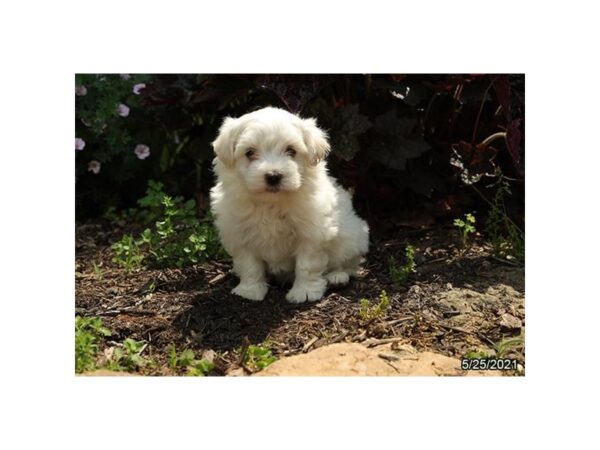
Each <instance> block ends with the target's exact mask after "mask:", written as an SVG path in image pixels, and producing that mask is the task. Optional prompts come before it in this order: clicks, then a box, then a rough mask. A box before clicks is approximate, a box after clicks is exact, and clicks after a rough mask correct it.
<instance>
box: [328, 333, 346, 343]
mask: <svg viewBox="0 0 600 450" xmlns="http://www.w3.org/2000/svg"><path fill="white" fill-rule="evenodd" d="M348 333H349V331H348V330H346V331H344V332H343V333H341V334H338V335H337V336H336V337H334V338H333V339H332V340H331V341H329V344H335V343H336V342H340V341H341V340H342V339H344V338H345V337H346V336H348Z"/></svg>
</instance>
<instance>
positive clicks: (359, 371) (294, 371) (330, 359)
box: [253, 343, 500, 376]
mask: <svg viewBox="0 0 600 450" xmlns="http://www.w3.org/2000/svg"><path fill="white" fill-rule="evenodd" d="M448 375H476V376H477V375H495V376H497V375H500V374H498V373H493V372H492V373H485V372H465V371H462V370H460V360H459V359H457V358H450V357H448V356H444V355H441V354H437V353H432V352H419V351H417V350H416V349H415V348H414V347H411V346H409V345H401V346H393V345H391V344H388V345H382V346H377V347H374V348H367V347H365V346H364V345H361V344H350V343H339V344H331V345H327V346H324V347H321V348H318V349H316V350H313V351H311V352H308V353H306V354H298V355H295V356H290V357H288V358H283V359H280V360H279V361H276V362H274V363H273V364H271V365H270V366H269V367H267V368H266V369H264V370H262V371H261V372H258V373H256V374H254V375H253V376H448Z"/></svg>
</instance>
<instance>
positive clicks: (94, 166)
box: [88, 160, 100, 175]
mask: <svg viewBox="0 0 600 450" xmlns="http://www.w3.org/2000/svg"><path fill="white" fill-rule="evenodd" d="M88 171H89V172H93V173H94V175H97V174H98V172H100V163H99V162H98V161H96V160H93V161H90V162H89V163H88Z"/></svg>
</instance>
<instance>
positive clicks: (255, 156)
mask: <svg viewBox="0 0 600 450" xmlns="http://www.w3.org/2000/svg"><path fill="white" fill-rule="evenodd" d="M213 146H214V149H215V153H216V155H217V157H216V158H215V160H214V168H215V172H216V174H217V178H218V182H217V184H216V186H214V187H213V188H212V190H211V205H212V210H213V212H214V214H215V217H216V226H217V228H218V230H219V235H220V237H221V241H222V242H223V246H224V247H225V250H227V252H228V253H229V254H230V255H231V256H232V258H233V269H234V272H235V273H236V274H237V275H238V276H239V277H240V283H239V284H238V286H237V287H236V288H235V289H233V291H232V292H233V293H234V294H237V295H239V296H241V297H244V298H247V299H249V300H262V299H264V297H265V295H266V293H267V290H268V285H267V281H266V276H265V274H266V271H268V272H270V273H272V274H274V275H283V276H286V275H288V276H289V275H291V276H295V277H294V285H293V287H292V289H291V290H290V291H289V292H288V293H287V295H286V298H287V300H288V301H290V302H292V303H301V302H305V301H307V300H308V301H315V300H319V299H320V298H321V297H322V296H323V294H324V292H325V289H326V287H327V281H329V283H330V284H345V283H347V282H348V280H349V278H350V276H351V275H354V274H355V273H356V271H357V269H358V268H359V264H360V262H361V259H362V255H364V254H365V253H366V252H367V249H368V246H369V227H368V226H367V223H366V222H365V221H364V220H362V219H360V218H359V217H358V216H357V215H356V213H355V212H354V209H353V207H352V200H351V198H350V195H349V194H348V193H347V192H346V191H345V190H344V189H343V188H341V187H340V186H339V185H338V184H337V183H336V181H335V180H334V179H333V178H331V177H330V176H329V175H328V174H327V167H326V164H325V162H324V161H323V159H324V158H325V156H326V155H327V153H328V152H329V143H328V141H327V135H326V134H325V133H324V132H323V131H322V130H321V129H319V128H318V127H317V125H316V122H315V120H314V119H301V118H300V117H298V116H295V115H293V114H290V113H289V112H287V111H284V110H282V109H277V108H264V109H261V110H259V111H255V112H252V113H250V114H246V115H244V116H242V117H240V118H238V119H233V118H226V119H225V121H224V122H223V125H222V126H221V129H220V130H219V136H218V137H217V139H216V140H215V141H214V142H213ZM326 280H327V281H326Z"/></svg>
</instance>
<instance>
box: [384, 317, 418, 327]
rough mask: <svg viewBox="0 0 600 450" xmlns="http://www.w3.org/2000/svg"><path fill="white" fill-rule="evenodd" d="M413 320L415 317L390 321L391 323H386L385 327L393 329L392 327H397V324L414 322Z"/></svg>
mask: <svg viewBox="0 0 600 450" xmlns="http://www.w3.org/2000/svg"><path fill="white" fill-rule="evenodd" d="M412 319H414V317H413V316H409V317H402V318H401V319H396V320H390V321H389V322H385V323H384V325H385V326H388V327H391V326H392V325H396V324H399V323H402V322H406V321H408V320H412Z"/></svg>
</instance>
